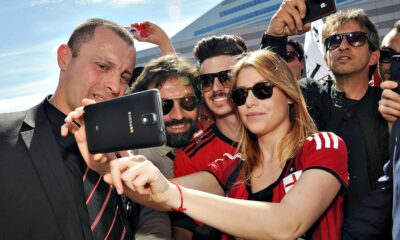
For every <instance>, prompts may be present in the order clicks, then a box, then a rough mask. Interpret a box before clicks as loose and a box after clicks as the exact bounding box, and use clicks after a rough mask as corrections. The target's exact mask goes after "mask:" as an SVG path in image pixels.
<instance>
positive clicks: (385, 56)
mask: <svg viewBox="0 0 400 240" xmlns="http://www.w3.org/2000/svg"><path fill="white" fill-rule="evenodd" d="M380 52H381V56H380V57H379V62H380V63H392V56H393V55H400V53H398V52H396V51H394V50H393V49H391V48H382V49H381V50H380Z"/></svg>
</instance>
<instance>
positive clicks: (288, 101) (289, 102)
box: [287, 97, 293, 105]
mask: <svg viewBox="0 0 400 240" xmlns="http://www.w3.org/2000/svg"><path fill="white" fill-rule="evenodd" d="M287 103H288V105H290V104H293V99H292V98H290V97H287Z"/></svg>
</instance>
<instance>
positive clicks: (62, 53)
mask: <svg viewBox="0 0 400 240" xmlns="http://www.w3.org/2000/svg"><path fill="white" fill-rule="evenodd" d="M71 58H72V51H71V49H70V48H69V47H68V45H66V44H62V45H61V46H59V47H58V49H57V62H58V66H59V67H60V70H61V71H62V72H63V71H65V69H67V67H68V64H69V63H70V61H71Z"/></svg>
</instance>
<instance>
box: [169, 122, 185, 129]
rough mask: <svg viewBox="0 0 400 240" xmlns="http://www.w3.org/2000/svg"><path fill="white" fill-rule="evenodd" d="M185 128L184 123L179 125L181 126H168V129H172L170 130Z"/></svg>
mask: <svg viewBox="0 0 400 240" xmlns="http://www.w3.org/2000/svg"><path fill="white" fill-rule="evenodd" d="M185 126H186V123H181V124H175V125H171V126H168V127H170V128H172V129H182V128H184V127H185Z"/></svg>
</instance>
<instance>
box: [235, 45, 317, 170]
mask: <svg viewBox="0 0 400 240" xmlns="http://www.w3.org/2000/svg"><path fill="white" fill-rule="evenodd" d="M244 68H254V69H255V70H256V71H257V72H258V73H259V74H260V75H261V76H262V77H263V78H264V79H266V80H268V81H269V82H271V83H272V84H273V85H274V86H275V87H276V88H279V89H280V90H281V91H282V92H283V93H285V94H286V95H287V97H288V98H290V99H292V101H293V103H292V104H290V105H289V119H290V129H289V130H288V132H287V133H286V135H285V136H284V137H283V139H282V140H281V142H280V143H279V145H278V160H279V162H280V164H281V167H283V166H284V164H285V163H286V161H287V160H289V159H291V158H292V157H294V156H295V155H296V154H297V153H298V151H299V149H300V147H301V146H302V145H303V143H304V141H305V139H306V138H307V137H308V136H309V135H311V134H312V133H315V132H316V127H315V124H314V121H313V120H312V118H311V116H310V115H309V113H308V111H307V108H306V104H305V101H304V98H303V95H302V93H301V90H300V87H299V85H298V83H297V80H296V77H295V76H294V75H293V73H292V71H291V70H290V68H289V66H288V65H287V64H286V62H285V60H283V59H282V58H281V57H279V56H278V55H276V54H275V53H273V52H271V51H268V50H258V51H255V52H251V53H248V54H247V55H244V56H243V57H242V58H241V59H240V60H239V61H238V62H237V64H236V65H235V67H234V68H233V72H232V78H231V81H232V85H231V89H235V88H236V86H237V77H238V75H239V73H240V71H241V70H242V69H244ZM233 108H234V109H235V111H236V112H237V106H236V105H235V104H233ZM240 136H241V137H240V141H239V150H240V152H241V153H242V154H243V157H244V159H245V161H244V165H243V166H244V168H243V170H244V173H245V176H246V177H249V176H250V173H251V172H252V169H253V167H255V166H259V165H260V163H261V150H260V146H259V143H258V139H257V136H256V135H255V134H253V133H252V132H250V131H249V130H248V129H247V128H246V127H245V126H244V124H243V122H242V121H241V119H240Z"/></svg>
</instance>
